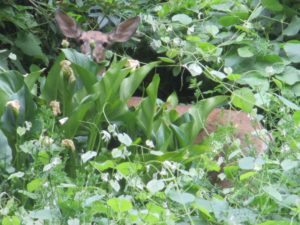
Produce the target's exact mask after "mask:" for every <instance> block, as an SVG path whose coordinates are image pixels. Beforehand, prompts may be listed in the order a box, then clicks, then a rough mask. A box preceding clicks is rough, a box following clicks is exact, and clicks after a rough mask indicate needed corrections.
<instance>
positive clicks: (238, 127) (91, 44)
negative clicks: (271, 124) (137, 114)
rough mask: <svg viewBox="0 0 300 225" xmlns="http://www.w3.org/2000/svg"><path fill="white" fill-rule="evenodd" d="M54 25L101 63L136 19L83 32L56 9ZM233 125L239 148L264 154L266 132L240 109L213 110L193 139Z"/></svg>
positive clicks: (124, 38)
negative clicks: (104, 29) (105, 29)
mask: <svg viewBox="0 0 300 225" xmlns="http://www.w3.org/2000/svg"><path fill="white" fill-rule="evenodd" d="M55 19H56V21H57V23H58V26H59V28H60V30H61V32H62V33H63V35H64V36H65V37H67V38H73V39H76V40H78V41H80V42H81V51H82V53H84V54H90V55H91V56H92V57H93V59H94V60H95V61H96V62H101V61H102V60H103V59H104V56H105V48H106V47H108V46H110V45H111V44H112V43H114V42H126V41H127V40H129V39H130V37H131V36H132V35H133V34H134V33H135V32H136V30H137V27H138V25H139V22H140V18H139V17H134V18H131V19H128V20H126V21H124V22H122V23H120V24H119V25H118V26H117V27H116V28H115V29H114V30H113V31H112V32H110V33H102V32H100V31H83V30H81V28H80V26H79V25H78V24H77V23H76V22H75V20H74V19H73V18H71V17H70V16H68V15H67V14H65V13H63V12H62V11H60V10H58V11H56V13H55ZM141 101H142V98H140V97H133V98H131V99H130V100H129V101H128V106H129V107H136V106H137V105H138V104H139V103H140V102H141ZM190 107H191V106H190V105H178V106H177V107H176V111H177V112H178V114H179V115H182V114H184V113H186V112H188V110H189V109H190ZM228 125H230V126H233V127H234V128H235V131H234V136H235V137H236V138H238V139H239V140H240V142H241V146H242V147H248V146H249V143H250V146H251V147H252V148H253V149H254V150H255V151H256V153H257V154H261V153H264V152H265V151H266V150H267V148H268V144H267V143H268V142H269V141H270V135H267V136H266V137H267V138H266V140H265V139H262V138H261V137H259V135H257V134H259V133H261V132H260V130H262V129H264V128H263V126H262V125H261V124H260V123H259V122H257V121H255V120H252V119H251V117H250V116H249V115H248V114H247V113H245V112H242V111H236V110H226V109H218V108H217V109H214V110H213V111H212V112H211V113H210V114H209V116H208V118H207V121H206V126H205V129H204V131H202V132H201V133H200V134H199V135H198V137H197V138H196V140H195V142H196V143H200V142H201V141H202V140H203V138H204V137H205V136H207V135H209V134H210V133H213V132H215V131H216V130H217V129H218V127H219V126H228Z"/></svg>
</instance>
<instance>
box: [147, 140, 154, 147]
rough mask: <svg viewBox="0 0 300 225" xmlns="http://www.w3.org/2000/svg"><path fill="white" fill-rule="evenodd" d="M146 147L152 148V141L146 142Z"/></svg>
mask: <svg viewBox="0 0 300 225" xmlns="http://www.w3.org/2000/svg"><path fill="white" fill-rule="evenodd" d="M146 145H147V146H148V147H149V148H154V144H153V141H151V140H146Z"/></svg>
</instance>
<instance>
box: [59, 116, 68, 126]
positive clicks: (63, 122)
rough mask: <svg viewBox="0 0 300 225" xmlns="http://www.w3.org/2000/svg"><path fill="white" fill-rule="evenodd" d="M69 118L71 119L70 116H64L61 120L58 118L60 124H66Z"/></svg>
mask: <svg viewBox="0 0 300 225" xmlns="http://www.w3.org/2000/svg"><path fill="white" fill-rule="evenodd" d="M68 119H69V117H64V118H61V119H60V120H58V122H59V124H60V125H64V124H65V123H66V122H67V121H68Z"/></svg>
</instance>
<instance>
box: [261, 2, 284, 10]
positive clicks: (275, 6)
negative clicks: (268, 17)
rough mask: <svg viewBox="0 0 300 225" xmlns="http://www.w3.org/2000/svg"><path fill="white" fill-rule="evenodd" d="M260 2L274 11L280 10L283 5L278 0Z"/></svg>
mask: <svg viewBox="0 0 300 225" xmlns="http://www.w3.org/2000/svg"><path fill="white" fill-rule="evenodd" d="M261 4H262V5H263V6H264V7H266V8H267V9H270V10H271V11H274V12H280V11H282V10H283V6H282V5H281V3H280V2H279V0H262V1H261Z"/></svg>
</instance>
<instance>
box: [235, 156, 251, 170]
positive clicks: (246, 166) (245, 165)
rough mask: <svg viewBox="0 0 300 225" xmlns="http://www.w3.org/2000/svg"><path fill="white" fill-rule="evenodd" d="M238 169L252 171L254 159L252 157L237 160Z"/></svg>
mask: <svg viewBox="0 0 300 225" xmlns="http://www.w3.org/2000/svg"><path fill="white" fill-rule="evenodd" d="M238 163H239V167H240V168H241V169H243V170H253V169H254V167H255V158H253V157H244V158H242V159H239V162H238Z"/></svg>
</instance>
